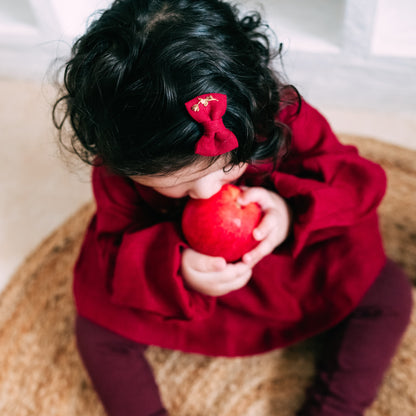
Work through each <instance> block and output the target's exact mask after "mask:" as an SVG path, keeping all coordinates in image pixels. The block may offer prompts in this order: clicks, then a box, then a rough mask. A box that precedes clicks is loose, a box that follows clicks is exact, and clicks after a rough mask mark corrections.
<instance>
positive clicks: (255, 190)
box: [238, 187, 273, 210]
mask: <svg viewBox="0 0 416 416" xmlns="http://www.w3.org/2000/svg"><path fill="white" fill-rule="evenodd" d="M243 191H244V192H243V193H242V194H241V195H240V197H239V198H238V202H239V203H240V204H241V205H248V204H249V203H251V202H256V203H258V204H259V205H260V206H261V208H262V209H263V210H266V209H268V208H271V207H272V206H273V205H272V200H271V198H270V195H269V191H267V190H266V189H264V188H260V187H251V188H244V189H243Z"/></svg>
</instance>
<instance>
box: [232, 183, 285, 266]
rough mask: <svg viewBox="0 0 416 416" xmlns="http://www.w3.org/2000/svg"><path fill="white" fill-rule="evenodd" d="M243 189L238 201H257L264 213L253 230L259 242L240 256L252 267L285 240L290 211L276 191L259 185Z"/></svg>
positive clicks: (245, 202) (242, 202)
mask: <svg viewBox="0 0 416 416" xmlns="http://www.w3.org/2000/svg"><path fill="white" fill-rule="evenodd" d="M243 189H244V193H243V194H242V196H241V197H240V200H239V202H240V203H241V204H242V205H247V204H248V203H250V202H257V203H258V204H259V205H260V206H261V208H262V209H263V211H264V214H265V215H264V217H263V219H262V220H261V222H260V224H259V225H258V226H257V228H256V229H255V230H254V231H253V237H254V239H255V240H257V241H260V243H259V244H258V245H257V246H256V247H255V248H254V249H253V250H251V251H250V252H248V253H246V254H244V256H243V258H242V260H243V262H244V263H245V264H247V265H249V266H250V267H254V265H255V264H257V263H258V262H259V261H260V260H261V259H262V258H263V257H264V256H267V255H268V254H270V253H271V252H272V251H273V250H274V249H275V248H276V247H277V246H279V245H280V244H282V243H283V241H285V240H286V238H287V237H288V235H289V232H290V229H291V222H292V213H291V210H290V208H289V205H288V204H287V203H286V201H285V200H284V199H283V198H282V197H281V196H279V195H278V194H277V193H276V192H272V191H268V190H267V189H264V188H260V187H252V188H243Z"/></svg>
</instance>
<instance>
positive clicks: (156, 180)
mask: <svg viewBox="0 0 416 416" xmlns="http://www.w3.org/2000/svg"><path fill="white" fill-rule="evenodd" d="M226 165H227V161H225V160H224V158H220V159H218V160H216V161H215V162H214V163H208V161H200V162H196V163H194V164H192V165H190V166H186V167H184V168H182V169H179V170H178V171H175V172H172V173H169V174H166V175H144V176H131V177H130V178H131V179H133V180H134V181H135V182H137V183H140V184H141V185H145V186H149V187H152V188H153V187H157V188H165V187H166V188H168V187H173V186H179V185H181V184H186V183H189V182H193V181H195V180H198V179H200V178H202V177H204V176H207V175H209V174H211V173H214V172H217V171H219V170H223V169H224V167H225V166H226Z"/></svg>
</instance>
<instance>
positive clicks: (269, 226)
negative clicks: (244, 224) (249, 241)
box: [253, 214, 276, 241]
mask: <svg viewBox="0 0 416 416" xmlns="http://www.w3.org/2000/svg"><path fill="white" fill-rule="evenodd" d="M275 228H276V216H275V215H270V214H266V215H265V216H264V217H263V218H262V220H261V221H260V224H259V225H258V226H257V227H256V228H255V229H254V230H253V237H254V239H255V240H257V241H262V240H264V239H265V238H266V237H267V236H268V235H269V234H270V233H271V232H272V231H273V230H274V229H275Z"/></svg>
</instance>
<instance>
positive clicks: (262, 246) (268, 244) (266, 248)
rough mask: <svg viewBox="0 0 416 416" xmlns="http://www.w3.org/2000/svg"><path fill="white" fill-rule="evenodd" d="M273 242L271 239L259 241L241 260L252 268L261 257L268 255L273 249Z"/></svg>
mask: <svg viewBox="0 0 416 416" xmlns="http://www.w3.org/2000/svg"><path fill="white" fill-rule="evenodd" d="M275 246H276V244H275V242H274V241H273V240H272V239H271V238H266V239H265V240H263V241H261V242H260V243H259V244H258V245H257V246H256V247H255V248H253V250H251V251H249V252H248V253H246V254H244V256H243V258H242V260H243V262H244V263H245V264H247V265H248V266H250V267H254V265H256V264H257V263H258V262H259V261H260V260H261V259H262V258H263V257H265V256H267V255H268V254H270V253H271V252H272V251H273V250H274V249H275Z"/></svg>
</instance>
